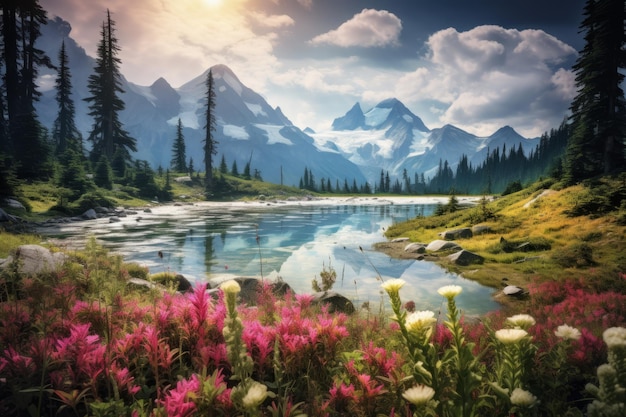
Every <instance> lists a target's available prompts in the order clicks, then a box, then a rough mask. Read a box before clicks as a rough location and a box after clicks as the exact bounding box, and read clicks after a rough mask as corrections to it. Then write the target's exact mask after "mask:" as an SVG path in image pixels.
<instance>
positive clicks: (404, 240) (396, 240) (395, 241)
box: [391, 237, 409, 243]
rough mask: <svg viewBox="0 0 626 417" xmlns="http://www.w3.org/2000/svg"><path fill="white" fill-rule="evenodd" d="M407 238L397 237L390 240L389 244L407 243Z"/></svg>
mask: <svg viewBox="0 0 626 417" xmlns="http://www.w3.org/2000/svg"><path fill="white" fill-rule="evenodd" d="M408 241H409V238H408V237H397V238H395V239H392V240H391V243H400V242H408Z"/></svg>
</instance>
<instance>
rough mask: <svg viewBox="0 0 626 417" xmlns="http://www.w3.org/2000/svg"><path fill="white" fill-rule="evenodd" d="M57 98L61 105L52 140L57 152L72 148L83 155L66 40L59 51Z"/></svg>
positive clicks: (58, 153) (59, 153) (60, 152)
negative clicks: (77, 126) (75, 119)
mask: <svg viewBox="0 0 626 417" xmlns="http://www.w3.org/2000/svg"><path fill="white" fill-rule="evenodd" d="M56 100H57V104H58V106H59V111H58V113H57V118H56V119H55V121H54V127H53V129H52V140H53V141H54V145H55V152H56V154H57V155H61V154H63V153H64V152H65V150H66V149H72V150H73V151H75V152H77V153H78V154H79V155H82V152H83V146H82V137H81V134H80V132H79V131H78V129H77V128H76V123H75V121H74V118H75V115H76V110H75V107H74V100H72V75H71V73H70V68H69V66H68V58H67V53H66V52H65V41H63V42H62V43H61V50H60V51H59V65H58V67H57V78H56Z"/></svg>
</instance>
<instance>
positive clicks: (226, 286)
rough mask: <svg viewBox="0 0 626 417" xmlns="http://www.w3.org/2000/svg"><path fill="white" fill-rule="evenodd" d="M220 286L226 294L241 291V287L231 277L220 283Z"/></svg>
mask: <svg viewBox="0 0 626 417" xmlns="http://www.w3.org/2000/svg"><path fill="white" fill-rule="evenodd" d="M220 288H221V289H222V291H224V292H225V293H227V294H238V293H239V292H240V291H241V287H240V286H239V284H238V283H237V281H235V280H232V279H231V280H229V281H226V282H224V283H222V285H220Z"/></svg>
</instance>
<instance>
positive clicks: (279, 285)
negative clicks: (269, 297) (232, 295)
mask: <svg viewBox="0 0 626 417" xmlns="http://www.w3.org/2000/svg"><path fill="white" fill-rule="evenodd" d="M233 279H234V280H235V281H237V283H238V284H239V286H240V287H241V292H240V293H239V299H240V300H241V302H242V303H244V304H247V305H256V304H257V301H258V297H259V295H260V294H261V280H260V279H258V278H252V277H236V278H233ZM269 284H270V288H271V289H272V293H273V294H274V295H276V296H284V295H285V294H287V293H288V292H293V291H292V289H291V287H290V286H289V284H287V283H285V282H283V281H277V282H270V283H269Z"/></svg>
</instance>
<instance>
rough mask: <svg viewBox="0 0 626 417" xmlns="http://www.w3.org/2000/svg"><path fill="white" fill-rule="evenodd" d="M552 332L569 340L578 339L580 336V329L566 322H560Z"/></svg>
mask: <svg viewBox="0 0 626 417" xmlns="http://www.w3.org/2000/svg"><path fill="white" fill-rule="evenodd" d="M554 334H555V335H556V337H560V338H561V339H569V340H578V339H580V336H581V333H580V330H578V329H577V328H575V327H572V326H568V325H567V324H562V325H560V326H559V327H557V328H556V330H555V331H554Z"/></svg>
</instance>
